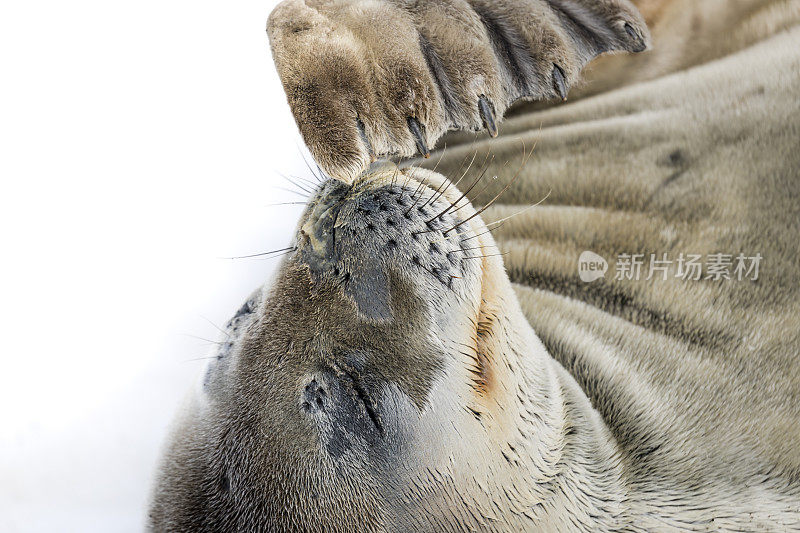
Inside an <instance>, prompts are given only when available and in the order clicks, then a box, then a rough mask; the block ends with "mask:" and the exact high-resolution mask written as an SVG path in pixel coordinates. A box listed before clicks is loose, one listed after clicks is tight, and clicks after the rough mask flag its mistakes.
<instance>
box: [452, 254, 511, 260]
mask: <svg viewBox="0 0 800 533" xmlns="http://www.w3.org/2000/svg"><path fill="white" fill-rule="evenodd" d="M503 255H508V252H503V253H500V254H488V255H476V256H475V257H462V259H486V258H487V257H500V256H503Z"/></svg>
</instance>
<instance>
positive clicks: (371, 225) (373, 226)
mask: <svg viewBox="0 0 800 533" xmlns="http://www.w3.org/2000/svg"><path fill="white" fill-rule="evenodd" d="M367 229H368V230H374V229H375V225H374V224H373V223H372V222H368V223H367Z"/></svg>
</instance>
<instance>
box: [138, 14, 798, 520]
mask: <svg viewBox="0 0 800 533" xmlns="http://www.w3.org/2000/svg"><path fill="white" fill-rule="evenodd" d="M423 4H425V5H423ZM545 4H546V6H545ZM596 4H597V5H600V6H601V7H602V9H601V8H600V7H597V6H593V5H590V3H589V2H584V1H581V0H570V1H567V0H548V1H547V2H538V1H536V2H533V1H532V2H512V1H504V2H498V3H494V4H489V3H482V2H478V1H474V2H472V1H471V2H449V1H444V0H442V1H439V0H437V1H434V2H429V3H414V4H413V5H411V6H406V7H403V6H400V4H398V3H395V2H363V3H360V2H356V3H352V2H339V1H335V0H331V1H319V2H317V1H315V2H312V1H307V2H298V1H294V0H292V1H289V2H286V3H284V4H282V6H280V7H279V8H278V9H276V11H275V12H274V13H273V15H272V16H271V19H270V36H271V41H272V45H273V51H274V53H275V58H276V63H277V65H278V70H279V72H280V73H281V76H282V79H283V80H284V86H285V87H286V89H287V95H288V97H289V102H290V105H291V106H292V108H293V111H294V113H295V117H296V118H297V120H298V123H299V126H300V130H301V132H302V133H303V135H304V136H305V138H306V141H307V142H308V144H309V145H310V146H311V147H312V151H314V153H315V157H317V159H318V161H319V162H320V164H321V165H322V166H323V168H324V169H325V170H326V171H328V173H329V174H330V175H331V177H330V179H327V180H326V181H325V183H324V184H323V185H321V187H320V188H319V190H318V191H316V192H315V194H314V196H313V198H312V199H311V201H310V203H309V205H308V207H307V209H306V211H305V213H304V214H303V216H302V218H301V220H300V223H299V225H298V228H297V231H296V234H295V236H294V238H293V242H292V246H291V249H290V253H289V254H288V255H286V256H285V257H283V258H282V260H281V263H280V266H279V268H278V270H277V272H276V274H275V277H274V279H272V280H271V281H270V282H268V283H267V284H266V285H265V286H264V287H263V288H262V289H260V290H259V291H257V292H256V293H255V294H254V295H253V296H252V297H251V298H250V299H249V300H248V302H247V303H245V305H244V306H243V307H242V308H241V309H240V310H239V311H238V312H237V313H236V314H235V316H234V318H233V319H232V320H231V322H230V324H229V325H228V327H227V332H226V339H225V342H224V343H223V344H222V346H221V348H220V350H219V352H218V353H217V357H216V359H215V360H214V361H213V362H212V364H211V365H210V366H209V368H208V371H207V373H206V375H205V376H204V379H203V381H202V385H201V386H198V390H195V391H193V394H192V395H191V397H190V399H189V400H188V402H187V404H186V406H185V408H184V409H183V411H182V413H181V416H180V417H179V420H178V421H177V424H176V426H175V430H174V432H173V434H172V435H171V437H170V439H169V444H168V447H167V450H166V453H165V455H164V459H163V462H162V465H161V468H160V470H159V475H158V479H157V482H156V489H155V492H154V495H153V500H152V504H151V509H150V515H149V526H150V528H151V529H153V530H157V531H195V530H197V531H228V530H246V531H250V530H256V531H259V530H264V531H398V530H404V529H405V530H411V531H470V530H476V531H504V532H508V531H708V530H731V531H741V530H754V529H765V530H800V453H798V450H800V446H798V443H800V403H798V402H797V401H796V400H797V398H798V397H800V373H799V372H798V370H797V369H798V368H800V367H798V365H797V361H798V357H800V336H798V334H797V332H798V331H800V306H799V305H798V301H800V260H798V250H797V246H796V234H797V232H798V231H800V227H799V226H798V220H800V214H799V213H798V209H797V202H796V199H797V198H800V180H797V168H800V153H798V151H797V150H796V146H797V145H798V142H800V132H798V130H797V127H796V124H797V123H800V103H798V102H800V100H799V99H798V98H797V95H798V94H800V77H798V76H797V75H796V73H797V70H798V65H800V49H798V47H797V46H796V43H797V42H798V39H800V26H799V25H798V24H800V11H797V10H795V9H794V8H793V7H792V6H790V5H789V4H790V3H789V2H771V1H766V0H765V1H761V0H759V1H754V2H752V3H750V4H748V5H747V6H745V5H744V4H742V3H729V5H728V7H726V8H725V9H724V10H723V12H724V15H725V16H724V17H723V16H720V17H717V18H716V19H715V17H714V13H713V12H714V10H713V9H712V8H711V7H709V6H710V5H711V3H696V2H695V3H691V2H688V1H682V0H680V1H679V0H671V1H667V0H665V1H663V2H647V1H642V2H638V4H639V5H642V6H643V7H647V10H646V16H647V17H648V20H651V21H652V22H653V23H654V24H655V26H654V27H655V28H656V29H657V32H655V33H654V35H655V36H656V40H655V42H654V46H655V48H656V50H658V49H659V43H674V42H676V40H677V41H681V39H683V41H682V42H684V43H690V42H695V43H696V44H697V45H698V46H700V47H702V46H706V48H703V49H702V50H700V49H697V48H695V47H691V46H688V45H687V46H688V47H687V48H684V47H679V48H680V49H679V50H678V51H673V52H670V51H669V50H668V51H663V49H662V51H659V52H655V53H654V54H653V55H649V56H648V55H643V56H637V58H633V57H632V56H624V57H619V58H612V59H611V60H608V61H612V60H613V62H612V63H613V64H615V65H616V66H614V67H613V68H611V67H609V68H610V70H609V71H610V72H616V73H619V72H628V74H627V75H625V76H621V77H619V78H618V79H617V80H616V81H612V80H610V78H603V74H595V75H596V76H597V79H598V80H600V82H599V83H600V84H601V85H603V84H605V85H604V86H605V87H606V89H604V90H605V91H606V92H604V93H603V94H601V95H598V96H593V97H587V98H584V99H579V101H577V102H573V103H570V104H569V105H566V106H558V107H552V108H549V109H545V110H540V109H539V108H537V107H536V105H535V104H529V105H528V106H524V107H517V108H516V109H517V111H514V109H509V113H508V115H509V118H508V120H506V122H505V123H504V124H503V125H502V132H501V131H500V127H499V125H500V120H501V118H502V115H503V113H504V111H505V110H506V109H507V107H508V106H511V105H512V103H513V101H515V99H517V98H522V99H523V100H524V99H525V98H527V97H526V96H525V95H526V94H528V96H530V95H533V96H530V97H531V98H551V97H552V98H554V99H560V98H561V94H560V90H559V88H560V87H562V85H563V86H564V87H565V88H568V87H569V86H573V85H575V83H577V79H576V78H575V77H574V76H575V70H574V69H577V68H579V67H580V66H581V65H582V64H583V61H584V59H585V60H586V61H588V57H589V55H591V54H592V53H594V52H592V50H595V51H597V50H600V49H602V48H603V47H601V46H599V45H598V43H601V44H603V45H604V46H605V47H606V48H609V49H611V47H612V45H614V46H616V47H617V48H621V49H625V50H628V51H635V50H637V49H641V48H642V47H646V46H647V45H648V44H649V43H650V41H649V39H650V37H649V35H648V34H647V31H646V28H644V26H643V24H642V23H641V20H640V18H639V15H638V13H636V12H635V10H632V8H631V4H629V3H627V2H618V1H616V0H604V1H603V2H598V3H596ZM714 4H715V5H719V4H717V3H714ZM387 5H388V7H389V8H390V9H389V11H388V15H387V16H388V18H387V19H386V20H387V21H389V22H388V23H387V24H388V29H391V28H396V29H397V30H398V31H396V32H395V33H394V34H391V33H388V29H387V28H386V27H382V26H381V25H380V21H378V22H376V23H375V24H376V26H375V27H367V26H368V25H367V26H365V24H363V23H364V21H365V20H366V21H374V20H378V19H375V17H374V16H372V15H374V13H375V11H374V10H375V9H376V6H378V7H380V6H387ZM467 5H468V6H469V7H470V9H472V11H469V10H468V9H466V7H465V6H467ZM398 6H400V7H398ZM542 6H545V7H546V8H547V9H543V7H542ZM361 8H363V9H361ZM524 9H534V10H536V9H538V10H539V11H535V12H536V14H537V16H535V17H529V18H526V16H527V15H526V14H525V13H524V12H523V11H524ZM443 14H448V15H450V16H451V19H453V20H456V21H457V24H455V23H454V27H458V28H460V29H461V30H463V31H464V35H467V36H469V35H473V36H474V35H477V37H476V38H475V39H476V40H475V41H469V40H468V39H462V41H467V42H468V43H472V44H471V45H470V46H469V47H468V46H466V45H465V48H464V49H459V48H458V47H449V48H448V46H447V43H448V39H451V38H453V34H454V33H453V31H433V30H434V29H435V28H440V26H437V20H438V21H439V22H441V17H442V16H444V15H443ZM511 15H514V16H511ZM437 17H439V18H437ZM515 20H530V21H531V23H532V24H533V25H534V26H526V28H528V29H530V28H532V27H533V28H537V29H538V30H540V31H539V34H538V35H540V36H541V35H544V34H547V33H548V32H549V33H553V34H554V35H560V36H561V37H566V38H567V39H568V40H566V41H560V42H562V43H566V44H567V46H565V47H563V48H562V47H559V46H553V47H539V48H532V47H531V44H530V43H533V42H534V41H533V40H531V39H532V38H533V37H534V35H533V33H525V31H526V30H525V28H521V27H519V26H516V25H515V24H516V23H515V22H514V21H515ZM621 21H623V22H621ZM670 21H672V22H670ZM692 21H694V22H695V23H696V24H695V27H696V29H697V30H698V32H699V35H698V36H697V37H695V36H692V37H691V38H689V37H686V38H677V37H674V36H670V35H671V34H670V32H669V31H668V30H669V27H670V24H673V25H674V27H676V28H681V27H685V26H686V24H689V25H690V26H691V25H692ZM715 21H716V22H715ZM719 21H724V24H729V25H730V26H731V27H733V28H738V30H737V31H735V32H734V33H735V36H736V37H737V38H736V39H733V40H732V41H735V43H734V44H731V43H724V44H720V43H716V40H718V38H719V36H720V35H724V34H725V32H724V31H723V29H721V27H720V24H722V25H724V24H723V22H719ZM765 21H766V22H765ZM767 22H768V23H767ZM473 24H480V25H481V26H474V25H473ZM626 24H629V25H630V31H629V30H628V28H627V26H626ZM481 27H482V28H484V29H483V30H480V28H481ZM465 28H466V29H465ZM470 28H473V29H474V28H478V29H479V30H480V31H479V32H478V33H477V34H476V33H468V32H467V31H466V30H468V29H470ZM576 28H583V31H577V30H576ZM412 30H413V31H412ZM450 30H452V28H450ZM374 31H378V32H379V33H380V32H383V33H382V35H384V37H385V36H386V35H395V38H394V40H392V39H388V41H390V42H382V41H381V40H380V39H377V38H375V37H376V35H375V33H374ZM475 31H477V30H475ZM570 32H571V33H570ZM534 33H535V32H534ZM420 36H422V37H423V38H420ZM715 36H716V37H715ZM706 38H707V39H706ZM385 40H386V39H385ZM409 43H415V46H417V47H418V48H417V49H418V50H419V54H421V55H417V52H413V53H412V52H409V51H408V50H410V48H409V47H410V46H411V45H410V44H409ZM426 43H427V44H426ZM587 43H588V44H587ZM592 43H594V44H595V45H597V46H596V47H595V48H591V46H588V45H591V44H592ZM715 43H716V44H715ZM428 45H429V46H428ZM626 47H627V48H626ZM689 49H692V50H694V51H693V52H691V53H689V52H685V50H689ZM308 50H315V54H311V55H310V53H309V52H308ZM393 50H401V51H402V50H406V52H401V53H400V56H399V59H398V58H397V57H396V56H394V55H392V54H390V52H392V51H393ZM426 50H427V52H426ZM464 50H469V51H471V52H470V53H474V54H477V53H478V52H476V51H482V52H480V53H481V54H483V55H480V54H478V56H479V57H481V58H483V59H481V60H480V61H476V62H475V63H473V64H472V66H473V67H474V68H472V69H467V70H464V69H463V68H461V67H462V66H463V65H465V64H468V63H464V62H463V60H464V58H465V56H464V55H463V54H462V53H461V52H463V51H464ZM698 50H699V51H698ZM523 51H526V53H528V54H529V57H528V58H526V57H524V55H523ZM554 51H558V53H555V55H550V56H548V55H547V53H549V52H554ZM373 52H374V53H373ZM695 52H696V53H695ZM581 54H583V55H581ZM681 54H683V55H681ZM678 56H680V57H678ZM576 57H577V58H581V57H583V58H584V59H579V60H576V59H575V58H576ZM626 57H627V58H628V59H625V58H626ZM638 57H641V58H644V59H641V60H639V59H638ZM670 57H671V58H672V59H673V60H668V59H669V58H670ZM312 59H313V60H312ZM547 61H551V63H547ZM608 61H606V64H607V65H612V63H609V62H608ZM515 64H516V66H517V67H519V69H518V70H520V71H521V72H522V75H521V76H520V77H517V78H515V77H514V74H513V73H514V72H515V70H514V69H513V68H510V65H511V66H513V65H515ZM543 64H545V65H547V66H548V67H550V66H551V64H554V65H558V66H559V68H560V69H561V70H562V71H563V74H564V75H563V76H562V75H561V72H559V71H558V70H556V69H554V68H547V69H542V68H540V67H541V65H543ZM643 64H644V65H646V66H647V68H639V67H642V65H643ZM337 65H338V66H337ZM415 65H416V66H415ZM626 65H627V66H626ZM343 66H345V67H347V68H343ZM534 66H535V67H536V68H534ZM687 66H692V67H693V68H691V69H690V70H688V71H685V72H676V69H678V70H679V69H681V68H684V67H687ZM393 68H394V69H395V70H393ZM373 69H377V70H380V71H381V72H382V75H384V76H385V77H371V75H370V72H371V70H373ZM409 72H410V73H412V74H414V73H416V74H419V76H415V75H408V76H407V74H409ZM459 72H462V73H464V74H468V75H465V76H463V77H459V76H458V74H459ZM542 73H545V74H546V76H543V75H542ZM743 73H756V74H757V75H743ZM362 74H363V75H364V77H359V76H361V75H362ZM423 75H424V76H423ZM420 76H421V77H420ZM487 76H488V77H487ZM481 77H483V79H484V81H485V80H489V82H486V83H485V85H483V86H476V85H475V84H474V83H473V82H474V81H475V80H476V79H478V80H479V81H480V78H481ZM562 77H563V80H562ZM492 79H494V80H495V81H494V82H491V80H492ZM603 79H605V81H602V80H603ZM419 80H422V81H423V82H425V83H422V82H420V81H419ZM425 80H427V81H425ZM470 80H471V81H470ZM497 80H501V81H499V82H498V81H497ZM502 80H505V82H509V83H504V81H502ZM626 80H627V81H626ZM637 80H640V81H641V80H644V82H643V83H638V84H634V85H631V84H629V83H628V81H630V82H631V83H633V82H634V81H637ZM366 82H368V83H366ZM562 82H563V83H562ZM364 83H366V85H364ZM415 83H422V86H414V84H415ZM426 83H429V85H428V89H427V90H428V92H425V90H424V89H425V87H424V86H425V84H426ZM392 84H394V85H392ZM628 85H630V86H628ZM387 87H390V88H391V87H394V89H395V90H388V89H387ZM409 87H411V88H412V89H411V90H408V91H406V90H405V89H408V88H409ZM476 87H477V88H476ZM526 88H527V89H526ZM523 89H526V90H528V92H527V93H526V92H525V91H523ZM535 90H538V91H539V92H538V93H537V92H535ZM481 91H488V92H481ZM492 91H495V92H492ZM591 92H592V85H589V86H588V87H587V88H586V92H585V94H587V95H588V94H590V93H591ZM409 95H411V96H413V98H411V100H410V101H412V102H413V101H415V100H414V99H415V98H417V97H419V98H420V101H421V102H422V103H423V104H424V106H423V107H422V109H428V110H429V111H430V113H429V114H427V115H426V114H424V113H421V112H420V113H411V112H410V109H409V107H408V106H407V105H406V104H407V103H408V101H407V100H406V98H407V97H409ZM481 95H483V96H484V97H485V98H482V97H481ZM404 102H405V104H404ZM448 102H449V104H448ZM445 104H447V105H445ZM451 104H452V105H451ZM442 106H443V107H442ZM448 106H450V107H448ZM442 109H449V110H450V111H449V113H450V114H447V113H445V114H443V115H437V113H438V112H439V111H441V110H442ZM387 110H388V111H387ZM392 110H394V111H392ZM437 117H438V118H437ZM442 117H444V118H442ZM459 117H461V118H459ZM462 119H463V120H462ZM459 121H461V122H459ZM454 125H455V127H457V128H462V129H463V128H466V129H477V128H483V129H485V130H486V133H487V135H484V136H483V137H479V138H477V139H473V140H472V142H465V141H464V139H465V137H464V135H463V134H458V133H456V134H450V136H449V137H445V139H446V141H447V142H448V148H447V149H446V150H443V151H441V152H439V153H437V152H436V151H433V152H431V154H430V155H431V158H430V160H429V161H428V162H425V161H414V162H412V163H413V164H408V163H402V164H400V165H396V164H393V163H389V162H378V163H374V164H371V165H370V160H371V159H372V158H373V157H376V158H377V157H379V156H384V155H387V154H399V155H400V156H408V155H411V154H414V153H417V154H421V155H423V156H424V155H427V154H428V152H429V151H430V150H429V149H428V147H429V146H433V145H434V143H435V139H436V138H437V137H438V136H439V135H441V134H444V132H445V131H446V130H447V129H449V128H450V127H451V126H454ZM387 132H389V133H387ZM498 132H500V133H502V135H500V136H499V138H496V139H495V138H493V136H494V135H495V134H496V133H498ZM533 144H536V146H537V148H536V151H535V152H534V154H533V156H531V153H530V151H529V150H528V149H521V147H522V146H526V147H530V146H532V145H533ZM368 165H369V166H368ZM422 166H426V167H430V168H429V169H425V168H421V167H422ZM542 202H544V204H545V205H540V204H542ZM645 255H648V256H649V255H652V256H653V257H654V258H656V259H657V260H658V261H660V262H657V263H656V264H658V265H663V264H666V263H668V261H667V260H668V259H669V258H673V259H676V261H675V264H672V265H671V266H666V267H661V270H655V271H651V272H649V273H645V276H647V277H646V278H645V277H642V278H641V279H634V276H633V275H632V271H628V270H625V268H626V263H625V258H626V257H627V259H628V263H627V266H628V267H632V266H633V265H632V261H631V260H632V259H633V258H634V257H635V256H642V257H644V256H645ZM689 255H702V256H705V257H709V258H715V259H714V261H713V262H711V263H709V265H713V269H712V270H708V269H710V268H711V266H708V265H705V266H704V268H706V269H707V270H704V271H703V272H702V275H701V276H698V277H695V276H689V275H687V272H686V271H687V265H688V259H687V258H688V257H689ZM739 256H741V257H743V258H749V259H751V260H752V261H755V260H756V259H758V258H761V259H763V262H762V263H761V264H760V269H759V267H758V263H754V264H755V265H756V267H755V270H753V268H752V266H753V265H752V264H751V268H750V269H749V270H747V272H739V274H740V275H739V276H738V278H737V276H736V274H735V273H734V271H733V268H732V264H733V261H734V258H736V257H739ZM581 258H584V260H585V261H591V262H593V264H594V265H596V266H597V269H596V271H595V272H594V273H592V275H591V276H588V277H586V276H584V277H581V275H580V274H581V271H580V262H581V261H582V259H581ZM587 258H588V259H587ZM726 261H727V262H728V263H730V264H729V266H730V267H731V269H730V270H724V269H722V267H724V266H725V264H726ZM651 264H653V263H651ZM612 273H615V274H616V275H615V276H613V279H612V275H611V274H612ZM662 274H663V276H662ZM741 274H746V275H745V276H742V275H741ZM726 275H727V279H726V277H725V276H726ZM745 278H747V279H745Z"/></svg>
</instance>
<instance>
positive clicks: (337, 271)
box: [333, 267, 339, 277]
mask: <svg viewBox="0 0 800 533" xmlns="http://www.w3.org/2000/svg"><path fill="white" fill-rule="evenodd" d="M333 275H334V276H337V277H338V276H339V267H333Z"/></svg>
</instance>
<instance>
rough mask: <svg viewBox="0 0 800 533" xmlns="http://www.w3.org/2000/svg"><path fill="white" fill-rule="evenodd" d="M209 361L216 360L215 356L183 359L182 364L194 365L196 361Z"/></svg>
mask: <svg viewBox="0 0 800 533" xmlns="http://www.w3.org/2000/svg"><path fill="white" fill-rule="evenodd" d="M209 359H217V356H216V355H209V356H207V357H196V358H194V359H184V360H183V361H181V362H182V363H194V362H196V361H208V360H209Z"/></svg>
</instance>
